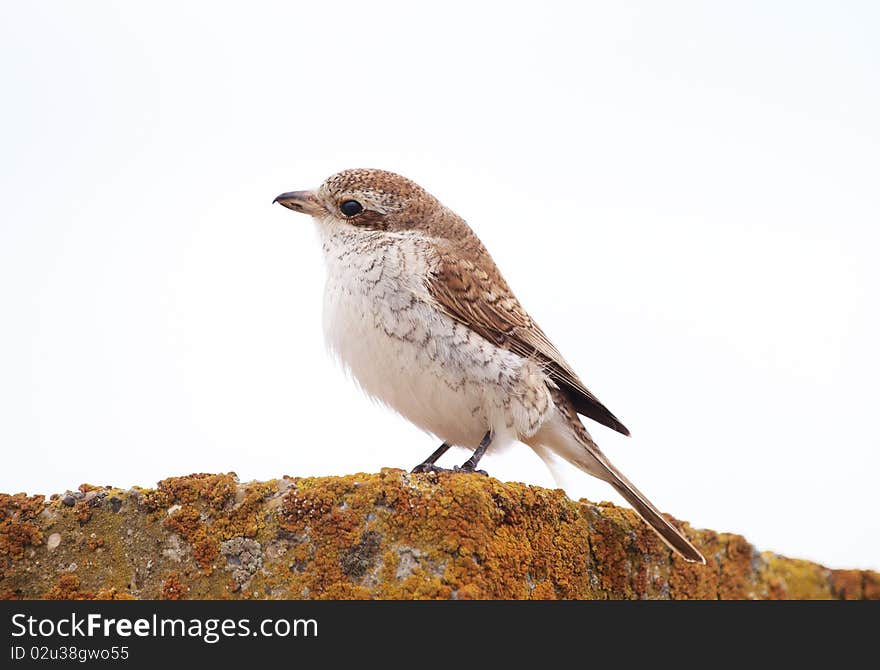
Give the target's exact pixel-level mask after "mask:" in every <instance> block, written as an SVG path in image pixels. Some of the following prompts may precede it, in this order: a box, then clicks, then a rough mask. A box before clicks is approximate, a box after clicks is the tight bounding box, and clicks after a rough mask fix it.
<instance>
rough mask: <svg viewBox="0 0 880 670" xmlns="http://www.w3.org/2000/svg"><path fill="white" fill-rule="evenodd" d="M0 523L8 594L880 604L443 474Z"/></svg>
mask: <svg viewBox="0 0 880 670" xmlns="http://www.w3.org/2000/svg"><path fill="white" fill-rule="evenodd" d="M44 509H45V512H46V513H44V514H43V513H41V512H43V511H44ZM86 512H87V513H88V518H87V520H85V521H83V518H84V516H85V514H86ZM0 514H2V516H0V561H5V562H6V563H5V565H6V566H7V569H6V571H5V572H0V594H3V597H8V598H19V597H25V598H27V597H30V598H34V597H53V598H92V597H96V598H104V597H113V598H119V597H132V596H133V597H141V598H159V597H162V598H174V599H178V598H388V599H394V598H404V599H418V598H444V599H448V598H458V599H473V598H517V599H527V598H531V599H557V598H558V599H566V598H592V599H605V598H692V599H693V598H705V599H716V598H721V599H730V598H739V599H745V598H793V597H794V598H812V597H825V598H870V597H873V598H880V575H877V574H876V573H870V572H865V571H855V570H854V571H846V570H837V571H829V570H826V569H825V568H823V567H822V566H817V565H815V564H812V563H807V562H804V561H793V560H791V559H785V558H783V557H779V556H776V555H773V554H763V555H762V554H759V553H757V552H756V551H755V550H754V548H753V547H752V546H751V545H750V544H748V543H747V542H746V541H745V540H744V539H743V538H742V537H740V536H738V535H728V534H719V533H715V532H713V531H695V530H692V529H690V528H689V527H688V526H687V525H686V524H682V525H681V527H682V529H683V531H684V532H685V533H686V534H687V535H688V536H689V537H690V538H691V539H692V541H693V542H694V544H695V545H696V546H698V547H699V548H700V550H701V551H702V552H703V553H704V554H705V556H706V558H707V560H708V564H707V565H705V566H703V565H695V564H692V563H687V562H685V561H683V560H682V559H680V558H679V557H677V556H675V555H673V554H672V552H671V551H670V550H669V549H668V548H667V547H666V546H665V545H664V544H663V543H662V542H661V541H660V540H658V539H657V537H656V536H655V535H654V534H653V533H652V532H651V531H650V529H648V528H647V527H646V526H645V525H644V523H642V521H641V520H640V519H639V518H638V517H637V516H636V515H635V514H634V513H633V512H632V511H631V510H628V509H623V508H619V507H616V506H614V505H611V504H609V503H601V504H594V503H591V502H589V501H578V502H575V501H572V500H569V499H568V498H567V497H566V496H565V495H564V493H563V492H561V491H558V490H557V491H551V490H546V489H541V488H538V487H533V486H525V485H522V484H516V483H502V482H499V481H497V480H495V479H491V478H486V477H479V476H468V475H458V474H452V473H440V474H424V475H411V474H408V473H405V472H401V471H399V470H384V471H382V472H381V473H378V474H359V475H349V476H345V477H322V478H289V477H286V478H283V479H281V480H272V481H268V482H251V483H247V484H242V483H239V482H238V480H237V478H236V477H235V475H234V474H233V473H227V474H197V475H189V476H186V477H172V478H168V479H165V480H162V481H161V482H160V483H159V485H158V487H157V488H156V489H154V490H150V489H132V490H131V491H121V490H119V489H98V488H97V487H86V488H85V489H83V488H82V487H81V494H80V498H79V500H78V502H76V503H75V504H74V505H73V506H72V507H70V506H68V503H65V502H64V500H63V499H61V498H56V499H54V500H53V502H52V503H51V504H50V505H49V507H48V508H46V505H45V502H44V501H43V500H42V499H41V498H34V499H29V498H26V497H23V496H5V497H0ZM83 523H84V524H86V525H83ZM674 523H677V522H674ZM27 524H31V525H30V526H27ZM44 535H45V536H48V537H50V538H51V539H50V541H49V542H48V543H44V540H43V537H44ZM3 548H5V550H4V549H3ZM25 549H27V551H25ZM86 552H88V553H86ZM37 562H39V564H38V563H37ZM0 565H3V564H2V563H0Z"/></svg>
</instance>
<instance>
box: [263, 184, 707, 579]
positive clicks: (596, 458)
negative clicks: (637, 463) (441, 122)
mask: <svg viewBox="0 0 880 670" xmlns="http://www.w3.org/2000/svg"><path fill="white" fill-rule="evenodd" d="M275 202H278V203H280V204H282V205H284V206H285V207H287V208H288V209H292V210H294V211H297V212H302V213H304V214H308V215H310V216H311V217H312V218H313V219H314V220H315V222H316V223H317V226H318V231H319V234H320V237H321V241H322V243H323V248H324V257H325V260H326V265H327V282H326V285H325V288H324V334H325V337H326V339H327V342H328V345H329V346H330V348H331V350H332V351H333V352H334V353H335V354H336V356H338V358H339V359H340V361H341V362H342V363H343V365H344V366H345V367H346V368H347V369H348V370H349V371H350V372H351V374H352V376H353V377H354V378H355V379H356V380H357V382H358V383H359V384H360V386H361V387H362V388H363V390H364V391H366V393H368V394H369V395H370V396H372V397H374V398H376V399H377V400H380V401H381V402H383V403H384V404H386V405H388V406H389V407H391V408H392V409H394V410H396V411H397V412H398V413H400V414H401V415H403V416H404V417H405V418H407V419H408V420H410V421H411V422H412V423H414V424H415V425H416V426H418V427H419V428H422V429H423V430H425V431H427V432H429V433H433V434H434V435H436V436H437V437H438V438H440V439H441V440H443V444H442V445H441V446H440V448H438V449H437V450H436V451H435V452H434V453H433V454H431V456H429V457H428V459H427V460H426V461H425V462H424V463H422V464H420V465H419V466H417V467H416V468H415V471H416V472H424V471H429V470H434V469H439V468H437V467H436V465H435V462H436V461H437V459H438V458H439V457H440V456H442V455H443V453H444V452H445V451H446V450H447V449H448V448H449V446H450V445H456V446H460V447H467V448H470V449H473V450H474V452H473V455H472V456H471V457H470V458H469V459H468V460H467V461H466V462H465V463H464V465H462V466H461V468H456V469H457V470H459V471H465V472H474V471H475V470H476V467H477V464H478V462H479V460H480V458H481V457H482V456H483V454H484V453H485V452H486V450H487V449H488V448H490V446H491V447H492V448H493V449H495V448H498V447H502V446H505V445H509V444H511V443H513V442H514V441H516V440H519V441H521V442H523V443H525V444H527V445H528V446H530V447H531V448H532V449H534V450H535V452H536V453H537V454H538V455H539V456H540V457H541V458H542V459H544V460H545V462H548V463H549V461H550V458H551V456H550V454H551V453H555V454H558V455H559V456H561V457H562V458H564V459H565V460H567V461H569V462H570V463H573V464H574V465H575V466H577V467H578V468H580V469H582V470H584V471H585V472H587V473H589V474H591V475H593V476H595V477H598V478H599V479H602V480H604V481H606V482H608V483H609V484H611V486H613V487H614V488H615V489H616V490H617V491H618V492H619V493H620V494H621V495H622V496H623V497H624V498H625V499H626V500H627V501H628V502H629V503H630V504H631V505H632V506H633V507H634V508H635V510H636V511H637V512H638V513H639V514H640V515H641V517H642V518H643V519H644V520H645V521H646V522H647V523H648V524H649V525H650V526H651V527H652V528H653V529H654V530H655V531H657V533H658V534H659V535H660V537H661V538H662V539H663V540H664V541H665V542H666V543H667V544H668V545H669V546H670V547H672V548H673V549H674V550H675V551H677V552H678V553H680V554H681V555H682V556H683V557H684V558H686V559H688V560H691V561H698V562H701V563H705V559H704V558H703V556H702V555H701V554H700V552H699V551H697V549H696V548H695V547H694V546H693V545H692V544H691V543H690V542H689V541H688V540H687V538H686V537H685V536H684V535H683V534H682V533H681V532H680V531H679V530H678V529H677V528H676V527H675V526H673V525H672V524H671V523H670V522H669V521H668V520H667V519H666V518H665V517H664V516H663V515H662V514H661V513H660V511H659V510H658V509H657V508H656V507H655V506H654V505H653V504H652V503H651V502H650V501H649V500H648V499H647V498H646V497H645V496H644V494H642V493H641V492H640V491H639V490H638V489H637V488H636V487H635V486H634V485H633V484H632V482H630V481H629V480H628V479H627V478H626V477H625V476H624V475H623V474H622V473H621V472H620V471H619V470H618V469H617V468H616V467H614V465H612V464H611V462H610V461H609V460H608V458H607V457H606V456H605V454H603V453H602V451H601V450H600V449H599V447H598V446H597V445H596V443H595V442H594V441H593V439H592V437H590V434H589V433H588V432H587V429H586V428H585V427H584V425H583V424H582V423H581V421H580V419H579V417H578V414H580V415H583V416H585V417H588V418H590V419H593V420H594V421H597V422H599V423H601V424H602V425H604V426H608V427H609V428H613V429H614V430H616V431H618V432H620V433H623V434H624V435H628V434H629V431H628V430H627V429H626V427H625V426H624V425H623V424H622V423H621V422H620V421H619V420H618V419H617V417H615V416H614V415H613V414H612V413H611V412H610V411H609V410H608V409H607V408H606V407H605V406H604V405H603V404H602V403H601V402H599V400H598V399H597V398H596V396H594V395H593V394H592V393H591V392H590V391H589V390H588V389H587V387H586V386H585V385H584V383H583V382H582V381H581V380H580V379H579V378H578V376H577V375H576V374H575V372H574V370H572V368H571V366H570V365H569V364H568V363H567V362H566V361H565V359H564V358H563V357H562V354H560V353H559V351H558V350H557V349H556V347H554V346H553V344H552V343H551V342H550V340H549V338H548V337H547V336H546V335H545V334H544V332H543V331H542V330H541V329H540V328H539V327H538V324H536V323H535V322H534V321H533V320H532V318H531V317H530V316H529V315H528V313H527V312H526V311H525V309H523V307H522V305H520V303H519V301H518V300H517V299H516V296H514V295H513V292H512V291H511V290H510V288H509V287H508V286H507V282H505V281H504V278H503V277H502V276H501V273H500V272H499V271H498V268H497V267H496V266H495V263H494V262H493V260H492V257H491V256H490V255H489V252H488V251H487V250H486V248H485V247H484V246H483V244H482V242H480V240H479V239H478V238H477V236H476V235H475V234H474V232H473V231H472V230H471V229H470V227H469V226H468V224H467V223H465V221H464V220H463V219H462V218H461V217H459V216H458V215H457V214H455V212H453V211H451V210H449V209H447V208H446V207H444V206H443V205H442V204H441V203H440V202H439V201H438V200H437V199H436V198H434V197H433V196H432V195H430V194H429V193H428V192H427V191H425V190H424V189H423V188H421V187H420V186H419V185H417V184H415V183H413V182H412V181H410V180H409V179H406V178H404V177H401V176H400V175H397V174H394V173H391V172H386V171H384V170H367V169H360V170H345V171H343V172H340V173H338V174H335V175H333V176H332V177H330V178H329V179H327V180H326V181H325V182H324V183H323V184H321V186H320V187H318V188H317V189H316V190H314V191H293V192H290V193H282V194H281V195H279V196H278V197H277V198H275Z"/></svg>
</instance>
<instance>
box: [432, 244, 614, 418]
mask: <svg viewBox="0 0 880 670" xmlns="http://www.w3.org/2000/svg"><path fill="white" fill-rule="evenodd" d="M474 251H475V254H474V256H475V258H474V259H473V260H472V259H468V258H462V257H460V256H456V255H454V254H452V253H450V252H441V254H440V259H439V264H438V266H437V269H436V270H435V272H434V274H433V275H432V276H431V278H430V279H429V282H428V290H429V292H430V294H431V296H432V297H433V299H434V300H435V301H436V302H437V303H438V304H439V305H440V306H441V307H442V308H443V309H444V311H446V313H447V314H449V315H450V316H452V317H453V318H454V319H456V320H457V321H460V322H461V323H463V324H464V325H466V326H467V327H468V328H470V329H471V330H473V331H474V332H476V333H478V334H479V335H481V336H482V337H485V338H486V339H487V340H489V341H490V342H494V343H495V344H497V345H498V346H501V347H505V348H507V349H510V350H511V351H514V352H516V353H518V354H519V355H521V356H529V357H532V358H534V359H536V360H537V361H539V362H540V363H541V364H542V365H543V366H544V369H545V370H546V372H547V375H548V376H549V377H550V379H552V380H553V381H554V382H555V383H556V384H557V386H558V387H559V388H560V390H562V391H564V392H565V394H566V395H567V396H568V397H569V399H570V400H571V403H572V405H573V406H574V408H575V410H576V411H577V412H578V414H582V415H583V416H586V417H589V418H590V419H593V420H594V421H596V422H598V423H601V424H602V425H603V426H608V427H609V428H611V429H613V430H616V431H617V432H619V433H623V434H624V435H629V430H627V428H626V426H624V425H623V424H622V423H621V422H620V420H619V419H618V418H617V417H616V416H614V414H612V413H611V412H610V411H609V410H608V408H607V407H605V405H603V404H602V403H601V402H599V399H598V398H596V396H594V395H593V394H592V393H591V392H590V391H589V390H588V389H587V387H586V386H584V384H583V382H581V380H580V379H578V377H577V375H576V374H575V373H574V371H573V370H572V369H571V367H570V366H569V365H568V363H566V361H565V359H564V358H563V357H562V355H561V354H560V353H559V351H558V350H557V349H556V347H554V346H553V344H552V343H551V342H550V340H548V339H547V336H546V335H545V334H544V332H543V331H542V330H541V329H540V328H539V327H538V325H537V324H536V323H535V322H534V321H532V319H531V317H530V316H529V315H528V313H527V312H526V311H525V310H524V309H523V308H522V306H521V305H520V304H519V301H518V300H517V299H516V297H515V296H514V295H513V293H512V291H511V290H510V288H509V287H508V286H507V284H506V283H505V281H504V279H503V278H501V275H500V273H499V272H498V270H497V268H496V267H495V264H494V262H493V261H492V259H491V258H490V257H489V255H488V253H487V252H485V250H484V249H480V248H476V249H474Z"/></svg>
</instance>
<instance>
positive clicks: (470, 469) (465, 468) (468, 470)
mask: <svg viewBox="0 0 880 670" xmlns="http://www.w3.org/2000/svg"><path fill="white" fill-rule="evenodd" d="M452 471H453V472H460V473H462V474H466V475H483V477H488V476H489V473H488V472H486V471H485V470H477V469H476V468H475V467H474V466H473V465H468V464H467V463H465V464H464V465H462V466H458V465H456V466H455V467H454V468H452Z"/></svg>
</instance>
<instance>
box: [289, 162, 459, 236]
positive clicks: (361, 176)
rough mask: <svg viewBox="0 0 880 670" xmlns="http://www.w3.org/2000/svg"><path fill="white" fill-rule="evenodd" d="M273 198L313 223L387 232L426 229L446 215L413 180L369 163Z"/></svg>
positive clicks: (426, 230)
mask: <svg viewBox="0 0 880 670" xmlns="http://www.w3.org/2000/svg"><path fill="white" fill-rule="evenodd" d="M274 202H277V203H279V204H281V205H284V206H285V207H287V208H288V209H292V210H293V211H295V212H302V213H303V214H309V215H310V216H312V217H314V219H315V220H316V221H318V223H319V224H325V225H328V224H329V225H333V224H338V225H343V226H353V227H356V228H361V229H367V230H381V231H389V232H402V231H407V230H420V231H425V232H429V231H430V230H431V228H432V227H434V226H435V225H436V224H437V222H438V221H439V220H440V219H442V218H446V217H448V216H449V215H452V214H451V212H449V210H447V209H446V208H445V207H443V205H441V204H440V203H439V202H438V201H437V199H436V198H434V196H432V195H431V194H429V193H428V192H427V191H425V189H423V188H422V187H421V186H419V185H418V184H416V183H415V182H412V181H410V180H409V179H407V178H406V177H401V176H400V175H398V174H394V173H393V172H386V171H385V170H373V169H356V170H344V171H342V172H338V173H337V174H335V175H333V176H332V177H329V178H328V179H327V180H326V181H325V182H324V183H323V184H321V185H320V186H319V187H318V188H317V189H315V190H313V191H291V192H289V193H282V194H281V195H279V196H278V197H277V198H275V200H274ZM452 216H454V215H452Z"/></svg>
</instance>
